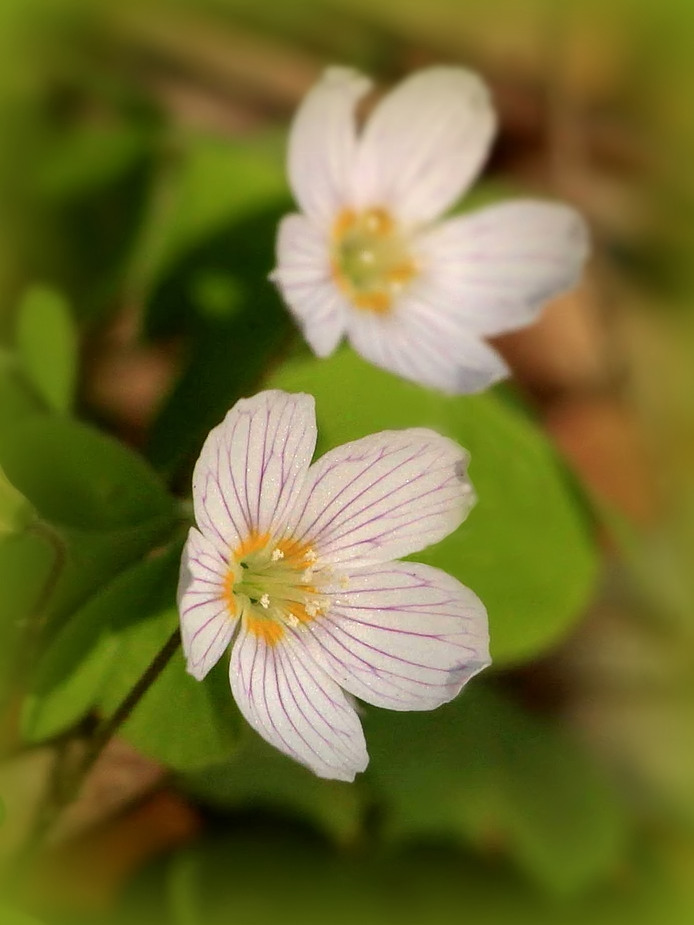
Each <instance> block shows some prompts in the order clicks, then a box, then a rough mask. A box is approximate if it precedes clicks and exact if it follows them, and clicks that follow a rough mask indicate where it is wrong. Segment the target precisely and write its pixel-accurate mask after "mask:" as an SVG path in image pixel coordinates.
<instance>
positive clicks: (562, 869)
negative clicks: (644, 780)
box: [364, 683, 626, 893]
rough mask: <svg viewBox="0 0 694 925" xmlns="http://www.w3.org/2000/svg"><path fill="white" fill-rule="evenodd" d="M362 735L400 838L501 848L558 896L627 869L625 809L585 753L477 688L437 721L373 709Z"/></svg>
mask: <svg viewBox="0 0 694 925" xmlns="http://www.w3.org/2000/svg"><path fill="white" fill-rule="evenodd" d="M364 728H365V731H366V736H367V741H368V742H369V748H370V751H371V759H372V760H371V765H370V770H369V774H370V776H371V778H372V780H373V781H374V782H375V784H376V786H377V787H379V788H380V790H381V792H382V795H383V799H384V803H385V805H386V813H387V823H386V824H387V828H388V831H389V833H390V835H391V836H392V837H398V838H402V837H405V836H407V837H418V838H420V837H422V836H423V835H429V836H432V835H435V836H438V837H440V836H443V837H446V836H448V837H450V836H453V837H457V838H458V839H459V840H460V841H461V842H462V843H464V844H470V843H472V844H477V845H479V846H480V847H482V848H483V847H484V846H485V845H486V844H489V845H501V846H503V847H504V848H505V849H506V851H507V852H508V853H509V854H510V855H511V856H512V857H513V858H514V859H515V861H516V862H517V863H518V864H519V865H520V866H521V867H522V868H523V869H524V870H525V871H526V872H527V873H529V874H530V875H531V876H532V877H533V878H535V879H536V880H538V881H539V882H540V883H542V884H543V885H544V886H546V887H550V888H551V889H553V890H555V891H557V892H559V893H570V892H576V891H579V890H581V889H585V888H586V887H587V886H588V885H590V884H592V883H593V882H594V881H596V880H600V879H605V878H607V877H608V876H609V875H610V873H611V872H612V871H613V870H615V869H616V867H617V865H618V864H619V863H620V861H621V859H622V856H623V853H624V848H625V841H626V823H625V818H624V815H623V810H622V808H621V807H620V804H619V802H618V800H617V797H616V794H615V792H614V791H613V790H612V788H611V787H610V786H609V785H608V783H607V782H606V780H605V779H604V778H603V776H602V775H601V774H600V773H599V772H598V770H597V769H596V767H595V766H594V765H593V763H592V761H591V760H590V759H589V757H588V755H587V754H586V753H585V752H584V751H583V750H582V749H581V748H580V747H579V746H578V744H577V743H576V742H574V741H573V740H572V738H571V737H570V736H569V735H568V734H565V733H564V732H563V731H562V730H561V729H560V728H558V727H557V726H556V725H555V724H553V723H551V722H550V721H548V720H544V719H541V718H539V717H537V716H534V715H532V714H531V713H529V712H526V711H525V710H523V709H522V708H521V707H519V706H518V705H516V704H514V703H513V702H511V701H510V700H507V699H505V698H504V697H502V696H501V695H499V694H496V693H493V692H492V691H489V690H487V689H485V688H484V687H483V686H482V685H480V684H479V683H478V684H476V685H473V686H472V687H471V688H470V689H468V690H467V691H466V692H465V693H464V694H463V695H462V696H461V697H460V698H458V699H457V700H456V701H454V702H452V703H450V704H446V705H445V706H443V707H441V708H439V709H438V710H437V711H436V712H434V713H431V714H429V713H427V714H417V713H411V714H399V713H398V714H392V713H384V712H382V711H377V710H373V709H372V710H370V711H369V713H368V715H367V717H366V720H365V723H364Z"/></svg>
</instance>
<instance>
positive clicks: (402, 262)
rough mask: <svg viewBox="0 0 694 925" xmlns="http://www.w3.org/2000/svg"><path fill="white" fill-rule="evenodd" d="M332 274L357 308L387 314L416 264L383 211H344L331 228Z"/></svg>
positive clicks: (407, 281) (399, 234)
mask: <svg viewBox="0 0 694 925" xmlns="http://www.w3.org/2000/svg"><path fill="white" fill-rule="evenodd" d="M332 272H333V277H334V279H335V282H336V283H337V285H338V286H339V287H340V289H341V290H342V291H343V292H344V293H346V295H347V296H348V297H349V298H350V300H351V301H352V303H353V304H354V305H355V306H356V307H357V308H361V309H365V310H367V311H372V312H376V313H377V314H387V313H388V312H389V311H390V309H391V307H392V304H393V299H394V298H395V296H397V295H398V294H399V293H400V292H401V291H402V289H403V288H404V287H405V286H406V285H407V283H409V282H410V280H411V279H412V278H413V277H414V276H416V275H417V264H416V262H415V261H414V260H413V258H412V255H411V253H410V251H409V247H408V241H407V239H406V238H405V237H404V236H403V235H402V234H401V233H400V231H399V230H398V228H397V225H396V224H395V222H394V221H393V219H392V218H391V217H390V215H389V214H388V212H386V210H385V209H368V210H367V211H365V212H353V211H351V210H350V209H347V210H345V211H344V212H342V213H341V214H340V215H339V216H338V219H337V221H336V222H335V225H334V226H333V250H332Z"/></svg>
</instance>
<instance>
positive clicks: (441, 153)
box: [354, 67, 496, 222]
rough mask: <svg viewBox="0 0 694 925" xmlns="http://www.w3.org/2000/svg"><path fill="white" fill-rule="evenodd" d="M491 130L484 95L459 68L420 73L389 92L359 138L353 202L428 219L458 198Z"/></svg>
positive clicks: (488, 104) (488, 142) (474, 80)
mask: <svg viewBox="0 0 694 925" xmlns="http://www.w3.org/2000/svg"><path fill="white" fill-rule="evenodd" d="M495 127H496V120H495V116H494V112H493V110H492V106H491V102H490V99H489V93H488V91H487V88H486V87H485V85H484V84H483V83H482V81H481V80H480V79H479V77H477V76H476V75H475V74H472V73H471V72H470V71H466V70H464V69H463V68H458V67H433V68H428V69H427V70H424V71H420V72H418V73H416V74H414V75H412V76H411V77H409V78H408V79H407V80H404V81H403V82H402V83H401V84H400V85H399V86H397V87H396V88H395V89H394V90H392V91H391V92H390V93H389V94H388V95H387V96H386V97H384V99H383V100H382V101H381V102H380V103H379V105H378V106H377V107H376V109H375V110H374V112H373V114H372V115H371V117H370V119H369V120H368V122H367V124H366V126H365V128H364V132H363V134H362V137H361V140H360V143H359V151H358V155H357V164H356V170H355V178H354V190H355V197H357V198H356V201H357V204H358V205H361V206H363V207H369V206H375V205H378V206H383V207H386V208H388V209H390V210H391V211H392V212H393V214H394V215H396V216H397V217H398V218H399V219H400V220H401V221H404V222H427V221H430V220H431V219H433V218H436V217H437V216H438V215H440V214H441V213H442V212H444V211H445V210H446V209H447V208H448V207H449V206H451V205H453V203H454V202H455V201H456V200H457V199H458V198H459V197H460V195H461V194H462V193H463V192H464V191H465V190H466V189H467V187H468V186H469V185H470V184H471V183H472V181H473V180H474V179H475V177H476V176H477V174H478V173H479V170H480V168H481V166H482V164H483V163H484V160H485V159H486V157H487V154H488V152H489V147H490V145H491V141H492V138H493V136H494V131H495Z"/></svg>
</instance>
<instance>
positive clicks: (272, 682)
mask: <svg viewBox="0 0 694 925" xmlns="http://www.w3.org/2000/svg"><path fill="white" fill-rule="evenodd" d="M229 677H230V682H231V690H232V693H233V695H234V698H235V700H236V703H237V704H238V706H239V709H240V710H241V712H242V713H243V715H244V717H245V718H246V720H247V721H248V722H249V723H250V725H251V726H252V727H253V728H254V729H255V731H256V732H257V733H258V734H259V735H261V736H262V737H263V738H264V739H266V740H267V741H268V742H270V744H271V745H274V746H275V748H278V749H279V750H280V751H281V752H284V753H285V754H286V755H289V756H290V757H291V758H294V759H295V760H296V761H299V762H300V763H301V764H304V765H306V766H307V767H309V768H310V769H311V770H312V771H313V772H314V773H315V774H317V775H318V776H319V777H327V778H331V779H334V780H345V781H352V780H354V777H355V775H356V774H357V773H358V772H359V771H363V770H364V768H365V767H366V765H367V764H368V760H369V757H368V754H367V752H366V743H365V741H364V734H363V732H362V728H361V723H360V722H359V718H358V717H357V714H356V712H355V710H354V707H353V706H352V705H351V704H350V703H349V701H348V699H347V697H346V696H345V694H344V693H343V692H342V690H341V689H340V688H339V687H338V685H337V684H336V683H335V681H333V680H332V678H330V677H329V675H328V674H327V673H326V672H325V670H324V669H323V668H322V667H321V666H320V665H319V664H317V663H316V662H315V661H314V660H313V659H312V657H311V655H310V654H309V652H308V651H307V650H306V648H305V646H304V645H303V644H302V642H301V640H300V639H298V638H297V637H295V636H294V634H293V633H292V632H291V631H287V632H286V633H285V634H284V636H283V638H282V639H280V640H279V641H276V642H274V644H271V643H269V642H267V641H266V640H265V639H263V638H262V636H260V635H257V634H255V633H252V632H249V631H248V630H247V629H246V628H242V630H241V633H240V634H239V638H238V640H237V641H236V644H235V645H234V648H233V651H232V656H231V666H230V674H229Z"/></svg>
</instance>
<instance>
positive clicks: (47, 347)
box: [16, 286, 77, 412]
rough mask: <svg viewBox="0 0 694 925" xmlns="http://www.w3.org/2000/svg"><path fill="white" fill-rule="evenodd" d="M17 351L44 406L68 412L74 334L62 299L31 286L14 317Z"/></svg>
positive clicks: (74, 369)
mask: <svg viewBox="0 0 694 925" xmlns="http://www.w3.org/2000/svg"><path fill="white" fill-rule="evenodd" d="M16 340H17V352H18V355H19V358H20V360H21V362H22V363H23V366H24V369H25V370H26V374H27V376H28V378H29V379H30V380H31V381H32V383H33V384H34V386H35V387H36V390H37V392H38V393H39V394H40V395H41V397H42V398H43V399H44V401H45V402H46V404H47V405H48V406H49V407H51V408H53V409H55V410H56V411H58V412H66V411H69V409H70V407H71V405H72V400H73V394H74V390H75V381H76V378H77V334H76V331H75V327H74V324H73V321H72V317H71V315H70V309H69V306H68V304H67V302H66V301H65V299H64V298H63V297H62V296H61V295H59V294H58V293H57V292H54V291H53V290H51V289H47V288H45V287H43V286H32V288H31V289H29V290H28V291H27V292H26V294H25V295H24V298H23V299H22V301H21V304H20V306H19V313H18V316H17V332H16Z"/></svg>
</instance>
